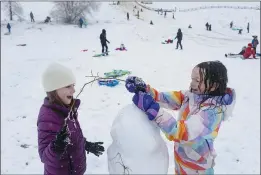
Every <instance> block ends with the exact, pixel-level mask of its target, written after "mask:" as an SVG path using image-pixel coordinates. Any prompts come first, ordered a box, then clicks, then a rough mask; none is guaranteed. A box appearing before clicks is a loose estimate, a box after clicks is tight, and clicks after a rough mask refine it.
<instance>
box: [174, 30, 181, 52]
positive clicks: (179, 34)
mask: <svg viewBox="0 0 261 175" xmlns="http://www.w3.org/2000/svg"><path fill="white" fill-rule="evenodd" d="M182 37H183V34H182V32H181V29H179V30H178V33H177V36H176V37H175V39H176V38H177V47H176V49H178V48H179V45H180V48H181V50H182V49H183V48H182V44H181V41H182Z"/></svg>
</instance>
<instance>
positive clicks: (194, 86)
mask: <svg viewBox="0 0 261 175" xmlns="http://www.w3.org/2000/svg"><path fill="white" fill-rule="evenodd" d="M191 79H192V81H191V84H190V90H187V91H170V92H159V91H157V90H156V89H154V88H152V87H151V86H150V85H146V84H145V83H144V82H143V81H142V80H141V79H140V78H138V77H129V78H128V79H127V80H126V88H127V89H128V90H129V91H130V92H135V95H134V97H133V102H134V104H136V106H137V107H138V108H140V109H141V110H143V111H144V112H145V113H146V114H147V115H148V118H149V119H150V120H153V121H155V122H156V123H157V124H158V126H159V127H160V128H161V130H162V131H163V132H164V133H165V135H166V137H167V138H168V140H170V141H174V142H175V144H174V157H175V173H176V174H214V169H213V167H214V165H215V163H214V160H215V157H216V154H215V150H214V148H213V143H214V139H215V138H216V137H217V134H218V131H219V128H220V125H221V122H222V121H223V120H226V119H227V117H228V116H231V114H232V110H233V108H234V104H235V91H234V90H233V89H231V88H227V81H228V78H227V70H226V67H225V66H224V65H223V64H222V63H221V62H219V61H210V62H203V63H200V64H198V65H197V66H196V67H195V68H194V69H193V70H192V75H191ZM163 108H168V109H173V110H180V113H179V116H178V119H177V120H176V119H175V118H174V117H173V114H170V113H168V112H167V111H165V110H164V109H163Z"/></svg>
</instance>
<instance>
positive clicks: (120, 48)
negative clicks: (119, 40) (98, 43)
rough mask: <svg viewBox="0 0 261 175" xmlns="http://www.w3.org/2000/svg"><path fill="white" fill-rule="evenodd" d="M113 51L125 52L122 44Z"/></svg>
mask: <svg viewBox="0 0 261 175" xmlns="http://www.w3.org/2000/svg"><path fill="white" fill-rule="evenodd" d="M115 50H120V51H127V49H126V47H125V46H124V44H121V46H120V47H118V48H116V49H115Z"/></svg>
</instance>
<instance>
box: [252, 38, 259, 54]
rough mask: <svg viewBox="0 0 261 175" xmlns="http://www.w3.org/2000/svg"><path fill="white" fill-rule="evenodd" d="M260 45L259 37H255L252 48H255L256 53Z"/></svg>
mask: <svg viewBox="0 0 261 175" xmlns="http://www.w3.org/2000/svg"><path fill="white" fill-rule="evenodd" d="M258 44H259V42H258V39H257V36H253V40H252V47H253V49H255V51H256V47H257V45H258Z"/></svg>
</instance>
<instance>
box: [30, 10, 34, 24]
mask: <svg viewBox="0 0 261 175" xmlns="http://www.w3.org/2000/svg"><path fill="white" fill-rule="evenodd" d="M30 18H31V22H34V14H33V12H31V13H30Z"/></svg>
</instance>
